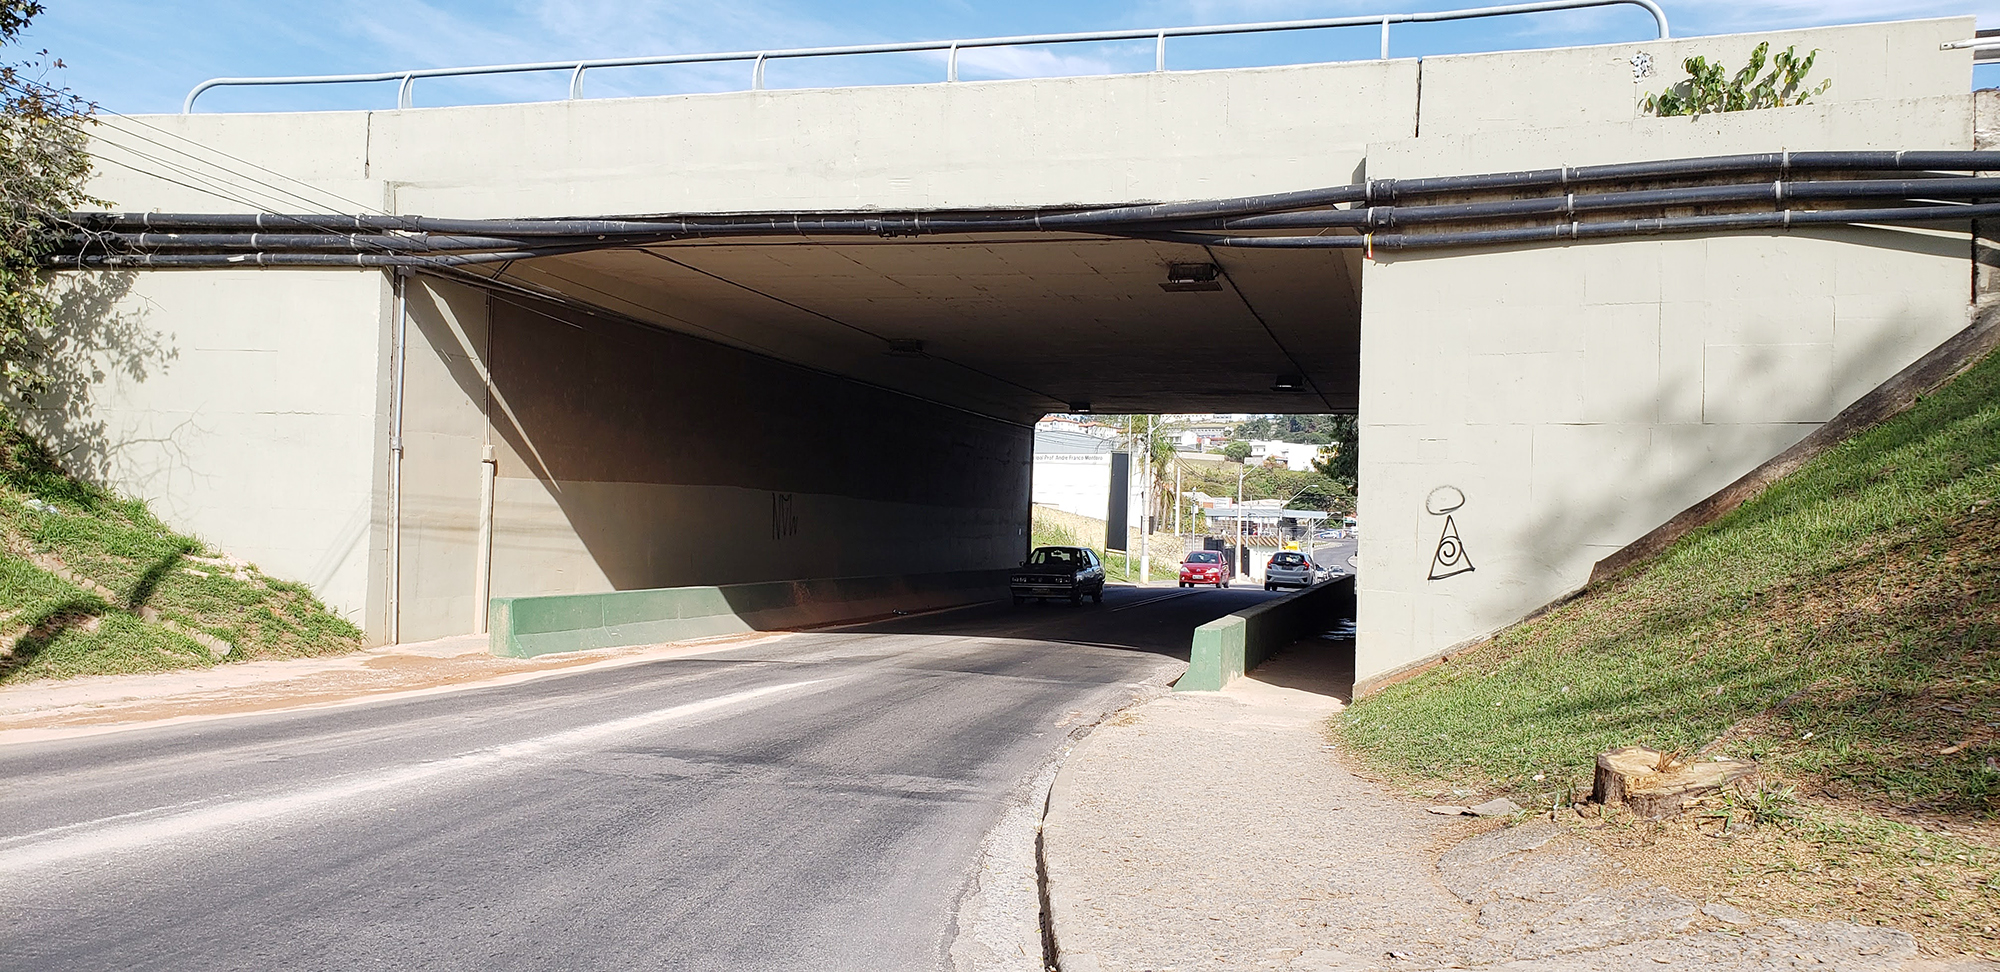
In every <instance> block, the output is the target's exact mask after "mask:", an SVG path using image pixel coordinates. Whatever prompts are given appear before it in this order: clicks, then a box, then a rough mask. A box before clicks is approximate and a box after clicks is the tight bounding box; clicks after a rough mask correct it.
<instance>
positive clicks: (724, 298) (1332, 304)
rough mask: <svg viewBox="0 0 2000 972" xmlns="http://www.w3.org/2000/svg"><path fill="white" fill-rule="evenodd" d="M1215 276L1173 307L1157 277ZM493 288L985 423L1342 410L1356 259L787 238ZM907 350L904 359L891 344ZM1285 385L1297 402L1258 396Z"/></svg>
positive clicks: (557, 273)
mask: <svg viewBox="0 0 2000 972" xmlns="http://www.w3.org/2000/svg"><path fill="white" fill-rule="evenodd" d="M1190 263H1192V264H1202V263H1212V264H1216V265H1217V266H1219V267H1220V270H1221V272H1220V274H1219V275H1218V277H1217V280H1216V283H1217V284H1219V287H1218V289H1214V290H1194V291H1175V292H1170V291H1168V290H1165V289H1163V288H1162V287H1161V284H1162V283H1164V282H1166V281H1167V280H1168V268H1169V266H1170V265H1172V264H1190ZM506 276H507V278H508V279H511V280H517V281H520V282H523V283H528V284H531V285H533V286H535V287H538V288H541V289H545V290H552V291H557V292H560V293H561V294H562V295H564V296H565V297H566V298H568V299H572V300H576V301H581V302H584V303H588V304H591V305H594V306H596V307H599V308H603V309H606V310H609V311H612V312H615V313H617V314H620V315H624V316H628V317H633V318H638V319H641V320H644V321H647V322H650V323H653V324H657V325H659V326H663V327H667V328H670V329H673V330H676V331H681V332H684V333H688V334H694V335H699V336H703V337H707V338H711V339H714V340H718V341H721V342H723V343H726V344H731V345H735V346H738V347H742V348H746V349H750V350H754V351H758V352H760V353H764V354H768V355H771V356H773V357H776V358H780V359H783V360H786V361H791V362H794V363H798V364H803V365H807V366H810V367H813V368H816V369H819V370H822V371H828V372H833V373H836V374H840V375H844V376H848V377H852V378H855V379H859V380H862V381H866V382H869V383H872V384H876V385H880V386H884V387H888V388H893V389H896V390H899V391H903V392H907V393H910V394H913V395H917V396H920V397H923V398H926V399H930V400H934V401H938V402H943V403H945V404H949V405H954V406H957V407H961V408H966V409H971V410H974V411H978V412H981V413H984V414H988V415H994V416H999V417H1003V418H1008V419H1011V420H1017V421H1026V420H1029V419H1032V418H1033V417H1035V416H1039V415H1042V414H1044V413H1047V412H1052V411H1064V410H1066V409H1067V407H1068V404H1069V403H1071V402H1089V403H1090V405H1091V408H1092V409H1093V410H1094V411H1098V412H1110V413H1116V412H1205V411H1220V412H1332V411H1351V410H1353V408H1354V406H1355V399H1356V388H1357V380H1358V370H1359V360H1360V337H1359V335H1360V326H1359V323H1360V312H1361V308H1360V300H1359V293H1360V287H1359V281H1360V255H1359V254H1358V253H1357V252H1355V251H1353V250H1345V251H1343V250H1313V251H1276V250H1256V251H1244V250H1236V251H1227V252H1213V253H1212V252H1210V251H1209V250H1207V249H1205V248H1203V247H1200V246H1190V245H1185V244H1178V243H1162V242H1153V241H1146V240H1120V239H1106V238H1103V237H1095V236H1058V235H1049V236H1037V237H1031V238H1022V237H1019V236H1015V237H1010V238H1007V239H1004V240H1002V239H993V238H984V239H982V238H977V237H926V238H922V239H917V240H909V239H900V240H898V239H890V240H878V239H862V240H856V239H854V238H851V237H848V238H839V239H824V240H816V239H798V238H788V239H785V240H782V241H769V242H751V243H744V242H735V241H732V242H730V243H726V244H725V243H711V244H688V243H680V244H675V245H671V246H658V247H652V248H633V249H619V250H599V251H594V252H589V253H581V254H573V255H568V256H562V257H552V258H544V259H540V260H535V261H531V262H526V263H519V264H515V265H513V266H512V267H510V268H509V269H508V270H507V272H506ZM908 341H921V342H923V343H922V350H921V352H920V353H912V351H911V350H910V348H909V347H907V346H900V347H899V343H900V342H908ZM1281 375H1300V376H1302V377H1303V379H1304V381H1303V382H1302V384H1301V386H1300V387H1299V389H1298V390H1296V391H1289V390H1274V387H1273V386H1274V384H1275V383H1276V382H1277V379H1278V378H1279V376H1281Z"/></svg>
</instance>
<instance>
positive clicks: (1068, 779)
mask: <svg viewBox="0 0 2000 972" xmlns="http://www.w3.org/2000/svg"><path fill="white" fill-rule="evenodd" d="M1328 654H1330V653H1327V652H1325V651H1323V650H1322V651H1320V652H1319V653H1318V656H1319V658H1320V659H1321V661H1319V662H1317V663H1315V662H1314V661H1313V654H1311V653H1310V652H1309V650H1301V649H1299V648H1294V649H1292V650H1291V651H1288V652H1287V653H1285V654H1283V655H1280V656H1279V657H1278V658H1276V659H1274V660H1273V661H1272V662H1271V663H1269V664H1267V665H1266V666H1264V667H1263V668H1260V669H1258V670H1257V671H1256V672H1254V673H1252V675H1251V677H1250V678H1248V679H1243V680H1239V681H1238V682H1236V683H1234V684H1232V685H1231V686H1230V687H1229V688H1228V689H1226V690H1225V691H1222V692H1217V693H1206V692H1204V693H1189V694H1176V695H1171V696H1166V697H1163V698H1159V699H1156V700H1154V701H1152V702H1148V703H1146V704H1144V705H1142V706H1139V707H1138V708H1135V709H1132V710H1130V711H1128V712H1125V713H1123V714H1121V715H1120V716H1118V717H1114V718H1113V719H1111V720H1109V721H1107V722H1106V723H1105V724H1104V725H1102V726H1100V727H1098V729H1097V730H1096V731H1095V732H1093V733H1092V734H1091V735H1090V736H1089V737H1087V738H1086V739H1085V740H1084V741H1083V742H1082V743H1080V744H1079V745H1078V746H1077V748H1076V750H1075V751H1074V752H1072V753H1071V754H1070V756H1069V758H1068V761H1067V762H1066V763H1065V764H1064V766H1063V769H1062V771H1061V773H1060V774H1059V776H1058V778H1057V780H1056V782H1055V786H1054V788H1053V789H1052V791H1051V793H1050V799H1049V809H1048V814H1047V817H1046V819H1045V821H1044V823H1043V831H1042V840H1043V858H1044V862H1045V872H1046V876H1047V882H1048V902H1049V924H1050V927H1051V931H1052V934H1053V937H1054V939H1055V945H1056V949H1057V955H1058V956H1059V961H1060V965H1061V968H1062V970H1063V972H1127V970H1133V972H1136V970H1142V969H1143V970H1154V972H1166V970H1195V969H1285V970H1321V969H1341V970H1346V969H1396V970H1416V969H1440V968H1475V969H1481V968H1484V969H1507V970H1522V972H1527V970H1536V972H1566V970H1605V972H1610V970H1626V969H1668V970H1690V972H1692V970H1695V969H1742V970H1748V969H1791V968H1815V969H1824V970H1854V972H1860V970H1906V972H1915V970H1918V969H1924V970H1943V969H1953V970H1959V969H1964V970H1973V969H1992V968H1995V966H1993V965H1991V964H1989V963H1982V962H1978V961H1977V960H1973V961H1970V962H1959V963H1949V964H1947V963H1939V962H1934V961H1931V960H1925V959H1920V958H1917V952H1916V945H1915V942H1914V941H1913V940H1912V939H1911V938H1910V937H1909V936H1908V935H1907V934H1905V933H1903V932H1900V931H1894V930H1888V929H1880V928H1872V927H1868V928H1864V927H1859V926H1855V925H1850V924H1845V923H1837V922H1836V923H1812V922H1800V921H1792V920H1783V919H1779V920H1769V921H1766V920H1763V919H1760V918H1758V917H1757V916H1754V915H1751V914H1748V913H1745V912H1742V911H1739V910H1737V909H1735V908H1732V907H1730V906H1728V905H1724V904H1722V903H1720V902H1715V903H1710V902H1701V901H1692V900H1689V899H1687V898H1684V897H1681V896H1680V895H1677V894H1675V893H1673V892H1671V891H1669V890H1667V889H1666V888H1664V887H1660V886H1658V885H1648V884H1645V883H1643V882H1636V881H1633V880H1632V879H1631V878H1629V877H1621V876H1620V875H1619V874H1617V873H1615V872H1614V870H1613V868H1612V866H1611V864H1610V863H1609V862H1608V861H1607V860H1605V859H1604V858H1603V857H1601V856H1600V855H1599V854H1598V853H1597V852H1596V851H1594V850H1592V849H1591V848H1590V847H1588V846H1587V845H1586V844H1584V843H1583V842H1581V841H1580V840H1578V839H1576V838H1574V837H1571V836H1569V835H1568V833H1567V832H1566V831H1564V830H1563V829H1562V828H1560V827H1559V826H1557V825H1556V824H1553V823H1549V822H1547V821H1546V820H1538V819H1536V818H1532V817H1531V818H1529V819H1528V820H1527V821H1526V822H1524V823H1521V824H1519V825H1517V826H1512V827H1508V826H1505V825H1504V823H1503V822H1501V821H1499V820H1478V819H1475V818H1470V817H1443V816H1437V815H1433V814H1429V813H1426V812H1425V811H1424V808H1423V807H1422V806H1420V805H1417V804H1414V803H1412V802H1410V801H1407V800H1403V799H1400V798H1398V797H1396V796H1395V795H1393V794H1391V793H1390V792H1388V791H1387V790H1386V789H1385V788H1383V787H1381V786H1378V785H1376V784H1374V783H1371V782H1368V781H1366V780H1363V779H1361V778H1359V777H1356V776H1354V775H1353V774H1351V773H1349V772H1347V771H1345V770H1344V769H1342V768H1341V766H1340V765H1339V764H1338V763H1337V762H1335V760H1334V758H1333V754H1332V752H1331V747H1329V746H1328V745H1327V744H1326V742H1325V739H1324V737H1323V736H1322V735H1321V733H1320V726H1321V725H1322V724H1323V723H1324V722H1325V720H1326V719H1327V718H1328V717H1329V716H1331V715H1332V714H1333V713H1335V712H1337V711H1339V709H1340V707H1341V702H1340V700H1339V699H1338V698H1336V697H1335V696H1336V695H1344V694H1345V685H1343V684H1342V682H1343V681H1349V682H1351V672H1349V673H1341V672H1337V671H1333V670H1331V664H1330V662H1328V661H1326V660H1325V659H1326V657H1327V655H1328Z"/></svg>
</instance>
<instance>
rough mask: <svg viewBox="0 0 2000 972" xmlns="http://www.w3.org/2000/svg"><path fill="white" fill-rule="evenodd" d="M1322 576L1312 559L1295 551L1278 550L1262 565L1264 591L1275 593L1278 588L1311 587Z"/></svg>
mask: <svg viewBox="0 0 2000 972" xmlns="http://www.w3.org/2000/svg"><path fill="white" fill-rule="evenodd" d="M1322 576H1323V575H1322V574H1321V573H1320V567H1319V565H1318V564H1315V563H1313V561H1312V558H1311V557H1308V556H1306V555H1305V554H1302V553H1299V552H1298V551H1296V550H1280V551H1278V552H1277V553H1274V554H1272V555H1271V559H1270V561H1269V562H1268V563H1266V564H1265V565H1264V589H1265V590H1267V591H1275V590H1277V589H1278V588H1280V587H1311V586H1313V585H1314V584H1317V583H1319V581H1320V579H1321V577H1322Z"/></svg>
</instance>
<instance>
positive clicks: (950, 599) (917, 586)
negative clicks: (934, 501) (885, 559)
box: [488, 570, 1007, 658]
mask: <svg viewBox="0 0 2000 972" xmlns="http://www.w3.org/2000/svg"><path fill="white" fill-rule="evenodd" d="M1006 594H1007V572H1006V571H1004V570H1002V571H960V572H955V573H943V574H909V575H900V576H888V577H838V578H822V579H816V580H798V581H773V582H767V583H759V584H727V585H723V586H718V587H669V588H659V589H654V590H643V591H611V592H607V593H602V594H561V595H550V596H543V597H496V598H494V599H493V605H492V628H491V633H490V642H489V644H490V647H489V648H488V650H489V651H491V652H492V653H493V654H495V655H502V656H506V657H512V658H529V657H533V656H535V655H546V654H550V653H552V652H559V651H582V650H585V649H590V648H613V647H620V646H625V645H650V644H659V643H662V642H669V641H687V640H690V639H695V638H710V637H715V636H717V635H728V634H740V633H742V632H746V631H771V630H777V629H784V628H796V627H806V626H811V625H818V624H829V623H832V622H836V621H845V620H851V619H857V618H866V617H874V616H878V615H884V614H889V613H892V612H895V611H922V610H929V609H932V608H939V607H950V606H953V605H957V604H968V603H972V602H976V601H982V600H992V599H997V598H1000V597H1004V596H1006Z"/></svg>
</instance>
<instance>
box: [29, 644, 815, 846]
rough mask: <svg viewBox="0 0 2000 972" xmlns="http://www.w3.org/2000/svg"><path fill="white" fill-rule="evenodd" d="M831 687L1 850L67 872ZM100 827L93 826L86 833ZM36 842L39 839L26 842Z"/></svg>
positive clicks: (757, 694)
mask: <svg viewBox="0 0 2000 972" xmlns="http://www.w3.org/2000/svg"><path fill="white" fill-rule="evenodd" d="M823 681H826V679H811V680H809V681H803V682H786V683H784V684H782V685H767V686H764V687H763V688H755V689H750V690H748V691H743V692H736V693H733V694H730V695H722V696H717V697H716V698H712V699H703V700H702V701H700V702H689V703H687V704H685V705H677V706H673V707H671V708H666V709H658V710H655V711H653V712H645V713H641V714H639V715H635V716H627V717H626V718H623V719H613V720H611V721H609V722H599V723H596V724H594V725H588V726H580V727H578V728H575V729H567V730H564V731H562V732H557V733H551V734H549V735H546V736H538V737H536V738H533V739H524V740H522V741H520V742H513V743H507V744H505V745H501V746H494V747H491V748H488V749H478V750H474V751H472V752H469V753H461V754H459V755H457V756H449V757H446V758H444V759H437V760H431V761H429V762H425V763H418V764H416V765H414V766H406V767H401V768H398V769H391V770H385V771H382V772H378V773H369V774H363V775H361V776H357V777H353V778H351V779H348V780H346V781H343V782H340V783H334V784H331V785H327V786H321V787H315V788H312V789H306V790H298V791H294V792H290V793H280V794H277V795H274V796H268V797H259V798H255V799H248V800H237V801H233V802H229V803H223V804H218V805H215V806H211V807H208V808H205V809H201V810H195V811H190V812H187V813H175V814H171V815H169V816H165V817H156V818H153V819H149V820H145V821H142V822H136V823H128V824H119V825H113V826H109V827H103V828H99V829H91V830H85V831H84V832H82V833H77V834H75V835H73V836H63V837H58V838H56V839H54V840H45V841H39V842H36V843H29V844H26V845H23V846H19V847H16V848H9V849H6V850H0V874H18V873H21V872H24V871H30V870H35V869H38V868H43V867H48V866H50V865H56V864H64V863H68V862H71V861H75V860H78V859H81V858H86V857H98V856H104V855H110V854H118V853H123V852H127V851H133V850H139V849H142V848H147V847H152V846H155V845H159V844H165V843H169V842H175V841H180V840H184V839H186V838H188V837H190V836H196V835H199V834H203V833H206V832H209V831H215V830H221V829H224V828H232V829H233V828H241V827H242V826H244V825H246V824H256V823H269V822H271V821H272V820H273V819H274V818H277V817H281V816H286V815H290V814H297V813H300V812H303V811H307V810H313V809H317V808H320V807H325V806H328V805H338V804H342V803H346V802H348V801H352V800H354V799H356V798H357V797H363V796H367V795H370V794H374V793H381V792H383V791H385V790H397V789H400V788H403V787H408V786H411V785H413V784H417V783H422V782H425V781H428V780H434V779H438V778H440V777H445V776H450V775H454V774H462V773H469V772H475V771H478V770H491V769H518V768H521V767H523V766H525V765H527V764H529V763H530V762H533V761H536V760H541V759H546V758H548V757H549V756H551V755H553V754H555V753H557V752H559V751H561V750H565V749H574V748H576V747H579V746H583V745H587V744H589V743H594V742H598V741H601V740H605V739H611V738H620V737H624V736H626V735H629V734H630V733H632V732H634V731H635V730H639V729H645V728H648V727H651V726H654V725H658V724H660V723H663V722H671V721H673V720H675V719H682V718H686V717H688V716H693V715H699V714H701V713H704V712H713V711H715V710H716V709H723V708H727V707H729V706H732V705H737V704H740V703H743V702H748V701H751V700H752V699H757V698H761V697H763V696H767V695H774V694H776V693H779V692H784V691H788V690H791V689H798V688H803V687H805V686H808V685H813V684H816V683H819V682H823ZM171 809H172V808H157V809H155V810H142V811H138V812H137V813H138V814H151V813H157V812H159V811H161V810H171ZM133 815H134V814H120V815H119V816H117V817H106V818H104V820H105V821H111V820H118V819H122V818H124V817H129V816H133ZM97 822H99V821H90V822H88V823H86V824H85V825H83V826H88V825H89V824H90V823H97ZM77 826H78V825H70V826H65V827H58V828H51V829H50V830H46V831H41V832H39V833H53V832H58V831H71V830H74V829H76V827H77ZM24 836H26V837H34V836H37V835H36V834H28V835H24Z"/></svg>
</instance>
